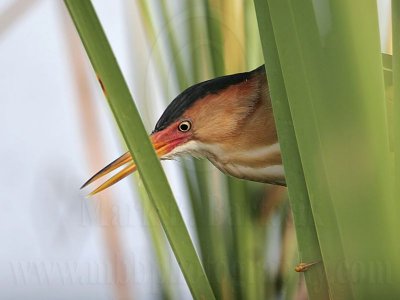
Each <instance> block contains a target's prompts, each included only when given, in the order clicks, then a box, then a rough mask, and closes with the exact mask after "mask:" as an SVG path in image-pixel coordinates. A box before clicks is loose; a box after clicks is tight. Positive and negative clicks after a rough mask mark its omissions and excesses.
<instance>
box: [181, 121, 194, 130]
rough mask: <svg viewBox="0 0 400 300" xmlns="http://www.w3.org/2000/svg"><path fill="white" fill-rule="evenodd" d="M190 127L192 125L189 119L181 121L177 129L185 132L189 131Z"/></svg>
mask: <svg viewBox="0 0 400 300" xmlns="http://www.w3.org/2000/svg"><path fill="white" fill-rule="evenodd" d="M191 127H192V124H191V123H190V122H189V121H182V122H181V123H180V124H179V126H178V129H179V131H182V132H186V131H189V130H190V128H191Z"/></svg>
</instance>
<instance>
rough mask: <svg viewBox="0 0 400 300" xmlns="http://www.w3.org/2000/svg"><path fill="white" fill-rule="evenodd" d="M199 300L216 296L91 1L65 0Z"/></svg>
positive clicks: (191, 288) (185, 273) (148, 190)
mask: <svg viewBox="0 0 400 300" xmlns="http://www.w3.org/2000/svg"><path fill="white" fill-rule="evenodd" d="M65 3H66V5H67V7H68V9H69V12H70V14H71V17H72V19H73V20H74V23H75V26H76V27H77V29H78V32H79V34H80V36H81V39H82V41H83V43H84V45H85V48H86V51H87V53H88V55H89V58H90V60H91V62H92V65H93V67H94V69H95V71H96V74H97V77H98V78H99V81H100V83H101V86H102V87H103V91H104V93H105V95H106V96H107V99H108V102H109V104H110V107H111V109H112V111H113V113H114V116H115V118H116V121H117V123H118V125H119V127H120V129H121V132H122V134H123V136H124V139H125V141H126V142H127V145H128V148H129V150H130V152H131V154H132V156H133V157H134V159H135V162H136V163H137V166H138V170H139V174H140V175H141V177H142V179H143V182H144V185H145V187H146V190H147V192H148V194H149V196H150V198H151V200H152V201H153V203H154V206H155V208H156V210H157V213H158V215H159V218H160V221H161V223H162V225H163V228H164V231H165V233H166V235H167V237H168V240H169V242H170V244H171V247H172V249H173V251H174V253H175V257H176V259H177V261H178V263H179V265H180V267H181V270H182V272H183V275H184V276H185V279H186V282H187V284H188V286H189V288H190V291H191V292H192V295H193V297H194V298H195V299H214V295H213V292H212V290H211V287H210V284H209V282H208V280H207V277H206V275H205V273H204V270H203V268H202V266H201V264H200V261H199V258H198V256H197V254H196V251H195V249H194V247H193V244H192V241H191V239H190V236H189V234H188V231H187V229H186V226H185V224H184V222H183V219H182V216H181V214H180V212H179V209H178V206H177V205H176V202H175V200H174V197H173V194H172V191H171V189H170V187H169V185H168V182H167V180H166V177H165V174H164V172H163V170H162V168H161V165H160V162H159V160H158V159H157V157H156V155H155V152H154V149H153V148H152V146H151V143H150V140H149V139H148V136H147V134H146V131H145V128H144V126H143V123H142V121H141V119H140V117H139V114H138V111H137V109H136V107H135V105H134V102H133V99H132V97H131V95H130V92H129V90H128V88H127V85H126V83H125V80H124V78H123V76H122V73H121V71H120V69H119V66H118V64H117V62H116V59H115V57H114V55H113V53H112V50H111V47H110V45H109V43H108V41H107V38H106V36H105V34H104V32H103V29H102V27H101V25H100V22H99V20H98V18H97V16H96V13H95V11H94V9H93V6H92V4H91V2H90V1H87V0H86V1H82V0H65Z"/></svg>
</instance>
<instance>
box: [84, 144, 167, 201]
mask: <svg viewBox="0 0 400 300" xmlns="http://www.w3.org/2000/svg"><path fill="white" fill-rule="evenodd" d="M151 140H152V143H153V146H154V149H155V150H156V154H157V156H158V157H159V158H160V159H161V158H162V157H163V156H164V155H165V154H167V153H168V152H170V151H171V149H170V148H171V147H170V145H169V144H167V143H156V142H155V141H154V138H153V137H151ZM124 165H126V166H125V167H124V168H123V169H122V170H121V171H119V172H118V173H117V174H115V175H114V176H112V177H111V178H110V179H108V180H107V181H105V182H104V183H103V184H101V185H100V186H99V187H98V188H96V189H95V190H94V191H93V192H91V193H90V194H88V196H93V195H95V194H97V193H99V192H101V191H103V190H105V189H106V188H108V187H110V186H112V185H114V184H115V183H117V182H118V181H120V180H121V179H123V178H125V177H126V176H128V175H129V174H132V173H133V172H135V171H136V164H135V162H134V161H133V159H132V156H131V154H130V153H129V152H126V153H125V154H123V155H122V156H120V157H119V158H117V159H116V160H114V161H113V162H111V163H110V164H108V165H107V166H105V167H104V168H103V169H101V170H100V171H99V172H97V173H96V174H94V175H93V176H92V177H91V178H90V179H89V180H88V181H86V182H85V183H84V184H83V185H82V187H81V189H83V188H84V187H86V186H88V185H89V184H91V183H93V182H94V181H97V180H98V179H100V178H102V177H104V176H105V175H107V174H108V173H110V172H112V171H114V170H115V169H118V168H119V167H122V166H124Z"/></svg>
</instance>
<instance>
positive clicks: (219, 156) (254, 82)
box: [81, 65, 286, 196]
mask: <svg viewBox="0 0 400 300" xmlns="http://www.w3.org/2000/svg"><path fill="white" fill-rule="evenodd" d="M150 140H151V142H152V144H153V147H154V149H155V151H156V154H157V156H158V157H159V159H161V160H168V159H174V158H177V157H180V156H183V155H191V156H193V157H196V158H207V159H208V160H209V161H210V162H211V163H212V164H213V165H214V166H215V167H217V168H218V169H219V170H220V171H222V172H223V173H225V174H228V175H230V176H233V177H236V178H240V179H246V180H250V181H256V182H263V183H270V184H275V185H283V186H286V181H285V174H284V168H283V164H282V158H281V151H280V145H279V141H278V136H277V131H276V126H275V120H274V115H273V111H272V105H271V98H270V93H269V87H268V82H267V76H266V71H265V66H264V65H262V66H260V67H258V68H256V69H254V70H252V71H248V72H242V73H236V74H231V75H225V76H221V77H217V78H214V79H210V80H207V81H203V82H200V83H197V84H195V85H193V86H191V87H189V88H187V89H186V90H184V91H183V92H182V93H181V94H179V95H178V96H177V97H176V98H175V99H174V100H173V101H172V102H171V103H170V104H169V105H168V106H167V108H166V109H165V111H164V112H163V113H162V115H161V117H160V118H159V120H158V122H157V123H156V125H155V128H154V130H153V131H152V132H151V134H150ZM124 165H126V166H125V167H124V168H123V169H122V170H121V171H120V172H119V173H117V174H115V175H114V176H112V177H111V178H110V179H108V180H107V181H105V182H104V183H103V184H101V185H100V186H99V187H98V188H96V189H95V190H94V191H93V192H91V193H90V194H89V196H92V195H94V194H97V193H99V192H101V191H103V190H104V189H106V188H108V187H110V186H111V185H113V184H115V183H117V182H118V181H120V180H121V179H123V178H125V177H126V176H128V175H129V174H131V173H133V172H134V171H135V170H136V165H135V163H134V161H133V159H132V156H131V154H130V153H129V152H126V153H125V154H123V155H122V156H120V157H119V158H117V159H116V160H114V161H113V162H111V163H110V164H108V165H107V166H106V167H104V168H103V169H101V170H100V171H99V172H97V173H96V174H95V175H93V176H92V177H91V178H90V179H89V180H88V181H86V182H85V183H84V184H83V186H82V187H81V188H84V187H86V186H87V185H89V184H91V183H93V182H94V181H97V180H98V179H99V178H101V177H103V176H105V175H106V174H108V173H110V172H112V171H113V170H115V169H117V168H120V167H122V166H124Z"/></svg>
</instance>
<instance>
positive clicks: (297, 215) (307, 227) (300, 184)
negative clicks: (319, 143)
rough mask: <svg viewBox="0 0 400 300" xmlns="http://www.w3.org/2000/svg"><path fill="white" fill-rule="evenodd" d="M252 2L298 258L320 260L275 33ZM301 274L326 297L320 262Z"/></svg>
mask: <svg viewBox="0 0 400 300" xmlns="http://www.w3.org/2000/svg"><path fill="white" fill-rule="evenodd" d="M254 4H255V8H256V13H257V20H258V27H259V32H260V37H261V43H262V47H263V52H264V59H265V64H266V69H267V78H268V83H269V88H270V94H271V100H272V106H273V110H274V116H275V122H276V126H277V130H278V136H279V142H280V145H281V151H282V158H283V162H284V165H285V174H286V182H287V184H288V191H289V199H290V204H291V209H292V212H293V218H294V223H295V226H296V233H297V243H298V249H299V258H300V261H302V262H310V261H316V260H321V259H322V258H321V252H320V247H319V242H318V237H317V232H316V229H315V223H314V217H313V214H312V210H311V205H310V200H309V197H308V190H307V186H306V182H305V178H304V174H303V168H302V165H301V159H300V154H299V151H298V146H297V139H296V135H295V132H294V128H293V123H292V117H291V113H290V108H289V103H288V99H287V94H286V87H285V82H284V80H283V75H282V70H281V64H280V59H279V55H278V49H277V45H276V40H275V34H274V31H273V28H272V21H271V16H270V9H269V4H268V2H267V1H266V0H255V1H254ZM305 277H306V280H307V288H308V293H309V297H310V299H329V295H328V285H327V280H326V276H325V271H324V267H323V264H319V265H316V266H315V267H313V268H311V269H310V270H309V271H307V272H306V273H305Z"/></svg>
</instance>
